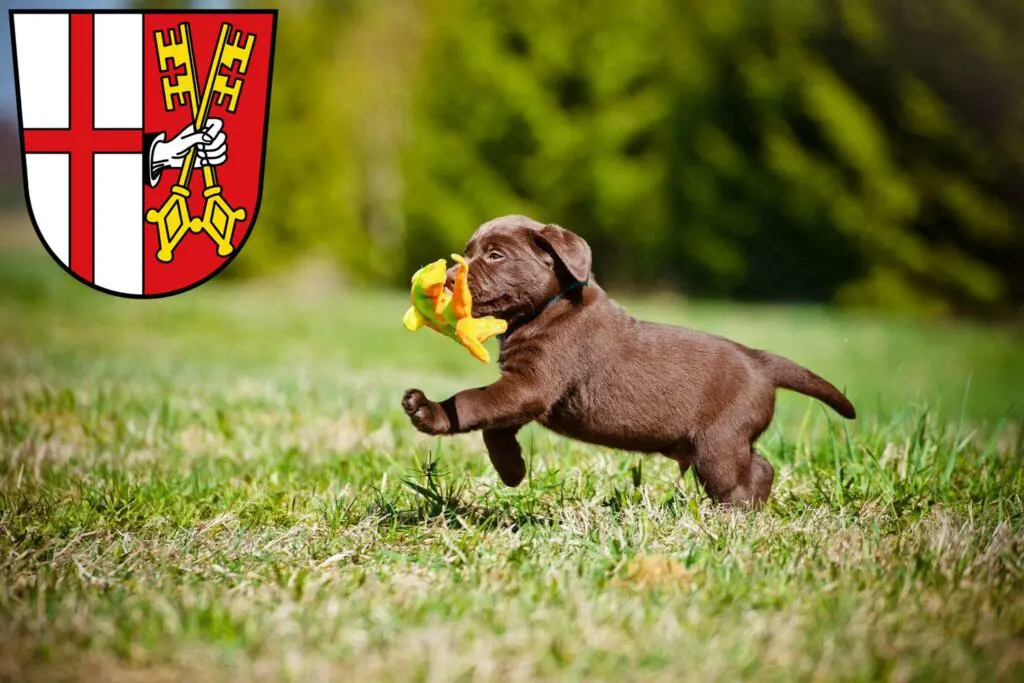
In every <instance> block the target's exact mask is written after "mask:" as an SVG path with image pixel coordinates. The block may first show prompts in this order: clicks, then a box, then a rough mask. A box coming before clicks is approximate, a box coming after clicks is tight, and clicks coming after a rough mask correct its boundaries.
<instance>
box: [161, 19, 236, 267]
mask: <svg viewBox="0 0 1024 683" xmlns="http://www.w3.org/2000/svg"><path fill="white" fill-rule="evenodd" d="M167 33H168V35H167V38H166V41H165V39H164V34H163V32H161V31H157V32H156V50H157V59H158V60H159V62H160V71H161V73H163V74H166V75H165V76H163V78H161V84H162V85H163V92H164V108H165V109H166V110H167V111H173V110H174V109H176V108H177V107H183V106H185V105H186V100H188V105H189V107H190V109H191V115H192V125H193V129H194V130H196V131H200V130H202V129H203V128H204V127H205V126H206V122H207V119H208V118H209V115H210V107H212V106H213V98H214V97H216V98H217V105H218V106H222V107H225V108H226V109H227V110H228V112H229V113H232V114H233V113H234V112H235V110H236V109H237V108H238V101H239V99H240V97H241V90H242V80H243V79H242V76H243V75H244V74H245V72H246V70H247V69H248V68H249V57H250V56H251V54H252V47H253V44H254V43H255V41H256V36H253V35H249V36H248V37H247V39H246V41H245V44H244V45H243V44H242V34H241V33H240V32H238V31H235V33H234V42H229V41H228V37H229V36H230V35H231V33H232V27H231V24H228V23H224V24H221V27H220V36H219V37H218V39H217V48H216V50H215V51H214V53H213V59H212V60H211V62H210V70H209V72H208V74H207V77H206V87H205V88H204V89H203V91H202V93H201V94H200V92H199V88H198V86H197V84H196V79H195V73H196V70H195V55H194V53H193V50H192V37H191V35H190V30H189V25H188V24H187V23H182V24H179V25H178V34H177V35H175V32H174V29H169V30H168V31H167ZM221 67H225V68H227V69H228V70H233V71H234V73H235V74H237V75H227V74H222V73H220V70H221ZM182 69H183V72H181V73H175V72H176V71H178V70H182ZM186 95H187V97H186ZM200 95H201V97H200ZM195 162H196V148H195V147H193V148H192V149H190V150H189V151H188V154H187V155H186V156H185V161H184V163H183V164H182V167H181V174H180V175H179V176H178V182H177V183H175V184H174V186H173V187H171V193H170V195H168V197H167V201H166V202H164V205H163V206H162V207H160V210H159V211H158V210H156V209H150V210H149V211H147V212H146V222H148V223H153V224H155V225H156V228H157V236H158V237H159V242H160V248H159V250H158V251H157V254H156V257H157V258H158V259H159V260H160V261H162V262H164V263H169V262H170V261H171V259H173V258H174V250H175V248H176V247H177V246H178V243H179V242H181V240H182V238H183V237H184V236H185V235H186V233H187V232H188V231H189V230H191V231H192V232H195V233H198V232H206V234H208V235H209V236H210V238H211V239H212V240H213V241H214V242H215V243H216V244H217V254H218V255H219V256H228V255H229V254H231V252H232V251H234V247H233V246H232V245H231V237H232V235H234V232H235V224H236V223H237V222H238V221H243V220H245V209H244V208H242V209H232V208H231V206H230V205H229V204H228V203H227V200H226V199H224V196H223V194H222V193H221V187H220V185H218V183H217V170H216V169H215V168H213V167H212V166H208V165H207V166H203V167H202V168H203V181H204V185H205V190H204V191H203V197H205V198H206V206H205V207H204V210H203V215H202V216H201V217H200V216H191V215H190V214H189V211H188V198H189V196H190V194H191V193H190V191H189V189H188V185H189V181H190V180H191V178H192V171H193V169H194V168H195Z"/></svg>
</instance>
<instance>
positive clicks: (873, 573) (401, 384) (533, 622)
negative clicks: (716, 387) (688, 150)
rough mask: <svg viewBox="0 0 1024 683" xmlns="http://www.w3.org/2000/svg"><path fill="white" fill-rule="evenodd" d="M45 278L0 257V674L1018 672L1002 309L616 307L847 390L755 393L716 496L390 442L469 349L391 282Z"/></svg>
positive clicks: (1022, 601)
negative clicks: (745, 347)
mask: <svg viewBox="0 0 1024 683" xmlns="http://www.w3.org/2000/svg"><path fill="white" fill-rule="evenodd" d="M50 270H52V269H49V270H47V269H45V268H44V269H42V270H40V269H39V268H38V264H37V265H35V266H32V267H28V266H21V265H20V261H19V263H14V262H10V263H8V262H4V261H3V259H2V258H0V288H2V291H3V296H0V325H2V326H3V327H2V328H0V329H2V331H3V334H0V379H2V382H0V452H2V453H3V459H2V461H0V576H2V581H3V586H4V587H3V590H2V591H0V680H12V681H31V680H69V681H70V680H74V681H78V680H81V681H86V680H89V681H91V680H97V681H99V680H102V681H136V680H146V681H164V680H166V681H178V680H187V681H189V682H190V683H196V682H199V681H218V680H232V681H277V680H345V681H349V680H360V681H361V680H385V681H387V680H395V681H397V680H420V681H448V680H459V681H503V682H505V681H537V680H631V679H644V680H654V681H661V680H664V681H668V680H672V681H678V680H681V679H682V680H701V681H706V680H734V679H738V678H755V679H758V680H779V681H792V680H825V679H827V680H834V679H840V680H879V679H882V680H894V681H912V680H929V681H931V680H957V681H963V680H1005V681H1011V680H1021V678H1022V677H1024V659H1022V657H1021V656H1020V652H1021V651H1022V650H1024V647H1022V645H1024V642H1022V641H1024V590H1022V589H1024V561H1022V559H1021V558H1022V557H1024V531H1022V528H1024V527H1022V523H1021V521H1022V512H1024V501H1022V491H1024V474H1022V468H1021V445H1020V444H1021V428H1020V419H1019V412H1014V410H1015V408H1014V406H1020V405H1022V404H1024V401H1022V400H1021V399H1022V388H1021V385H1020V383H1019V381H1018V380H1017V379H1016V378H1017V377H1019V376H1020V373H1019V372H1016V371H1018V370H1021V369H1022V368H1024V365H1022V358H1024V357H1022V354H1021V351H1020V346H1019V344H1017V343H1016V342H1017V337H1016V333H1015V332H1013V331H1006V330H980V329H973V328H969V327H955V328H954V327H951V328H948V329H945V330H936V329H935V328H932V327H915V326H914V325H913V324H911V323H907V322H891V321H890V322H888V323H885V324H882V323H880V322H878V321H873V320H865V319H862V318H857V319H849V318H843V317H834V316H830V315H827V314H822V313H813V312H808V311H778V310H776V311H771V312H770V314H767V313H762V312H759V311H756V310H753V311H751V310H746V311H741V310H740V309H733V308H722V309H708V308H694V309H689V310H685V311H682V312H680V311H679V310H674V309H671V308H668V307H666V306H665V305H661V306H660V307H657V306H643V305H641V306H640V308H641V309H646V310H645V312H646V314H647V315H648V317H660V318H663V319H677V320H684V321H693V322H694V324H697V325H700V326H702V327H705V328H708V329H714V330H715V331H719V332H723V333H727V334H731V335H732V336H734V337H737V338H739V339H741V340H743V341H747V342H749V343H752V344H756V345H763V346H769V347H771V348H774V349H776V350H778V351H781V352H786V353H790V354H791V355H794V356H796V357H798V358H800V359H801V360H803V361H804V362H808V363H809V364H811V365H813V366H814V367H815V368H816V369H819V370H821V371H822V372H823V373H824V374H826V375H828V376H830V377H835V378H836V379H837V381H839V382H841V383H846V384H847V386H848V387H849V389H850V392H851V394H852V395H853V397H854V399H855V400H856V401H857V403H858V407H859V408H861V412H862V415H863V417H862V419H860V420H858V421H857V422H856V423H853V424H851V425H848V426H844V425H841V424H839V423H836V422H831V421H828V420H827V419H826V417H827V416H826V414H825V413H824V412H823V411H821V410H819V409H818V408H816V407H814V406H813V405H812V404H809V403H808V402H806V401H804V400H803V399H798V398H795V397H792V396H783V397H781V400H780V415H779V419H778V422H777V425H776V426H775V427H773V428H772V430H770V432H769V433H768V434H767V435H766V437H765V439H764V443H763V444H762V448H763V450H764V451H765V452H766V454H767V455H768V457H769V458H770V459H771V460H772V461H773V462H774V463H775V464H776V466H777V469H778V479H777V481H778V485H777V489H776V494H775V496H774V498H773V501H772V503H771V505H770V506H769V508H768V509H767V510H766V511H765V512H764V513H762V514H759V515H749V514H742V513H730V512H723V511H721V510H718V509H715V508H713V507H712V506H711V505H709V504H708V502H707V501H706V500H704V498H703V496H702V495H701V493H700V492H699V490H698V489H697V487H696V486H695V484H694V482H693V481H692V479H690V478H687V479H686V480H685V481H682V482H680V481H678V479H677V470H676V468H674V467H672V464H671V463H670V462H668V461H660V460H657V459H646V460H639V459H638V458H636V456H633V455H630V454H625V453H617V452H612V451H607V450H602V449H598V448H592V447H589V446H585V445H581V444H576V443H573V442H569V441H566V440H563V439H560V438H557V437H554V436H551V435H550V434H547V433H545V432H543V431H542V430H539V429H533V428H531V429H529V430H527V431H526V433H525V434H524V436H523V441H524V445H525V448H526V451H527V453H528V454H529V458H530V460H531V475H530V479H529V480H528V482H527V483H525V484H524V485H523V486H522V487H521V488H519V489H515V490H509V489H506V488H504V487H502V486H501V485H500V484H499V483H498V480H497V478H496V476H495V475H494V473H493V472H492V471H491V470H490V468H489V466H488V464H487V459H486V455H485V453H484V450H483V446H482V443H481V441H480V439H479V437H477V436H469V437H460V438H457V439H450V440H435V439H430V438H427V437H424V436H422V435H418V434H415V433H413V431H412V430H411V428H410V427H409V426H408V425H407V422H406V420H405V418H404V416H403V415H402V414H401V411H400V408H399V407H398V401H397V397H398V396H400V393H401V390H402V389H403V388H405V387H406V386H409V385H420V386H423V387H424V388H425V389H426V390H427V392H428V394H430V395H438V396H440V395H443V394H445V393H447V392H450V391H452V390H454V389H456V388H458V387H460V386H465V385H467V384H471V383H477V382H485V381H488V378H489V377H491V376H492V374H493V368H485V367H483V366H479V365H476V364H474V363H473V362H472V361H471V360H470V359H469V358H468V356H464V355H463V352H462V351H461V350H460V349H457V348H455V347H454V345H450V344H449V343H447V342H446V341H445V340H440V339H437V340H435V339H432V338H430V337H424V336H422V335H419V336H417V337H416V338H412V336H411V335H410V336H403V333H402V332H401V330H400V327H399V326H398V325H397V321H398V318H399V316H400V314H401V310H402V305H401V297H393V296H391V295H381V294H374V293H365V294H361V295H349V296H348V297H347V298H346V299H345V304H344V306H337V305H336V303H335V302H336V299H335V298H333V297H323V299H322V300H318V301H315V302H309V301H304V302H302V303H301V304H300V305H296V306H290V305H288V302H287V301H286V300H284V299H275V298H274V297H275V296H279V297H285V298H286V295H283V294H276V295H275V294H274V291H273V290H260V289H259V288H248V289H235V288H230V287H212V288H209V289H207V288H204V289H203V290H201V291H200V292H197V293H193V294H191V295H189V296H188V297H187V298H184V297H183V298H182V299H179V300H172V301H168V302H154V303H152V304H147V303H142V304H139V303H135V302H120V301H112V300H108V299H105V298H104V297H101V296H99V295H93V294H92V293H90V292H86V291H84V290H82V288H80V287H77V286H76V285H74V284H73V283H71V282H70V281H67V282H65V281H64V280H66V279H67V278H64V276H62V275H61V274H60V273H52V274H51V273H50ZM51 275H52V276H51ZM61 278H64V279H61ZM256 292H259V294H256ZM744 319H746V321H747V322H746V323H745V324H746V327H744V326H743V325H744V323H743V322H742V321H743V320H744ZM769 323H770V324H769ZM797 330H798V331H799V334H798V335H797V332H796V331H797ZM939 332H942V333H941V334H940V333H939ZM796 337H799V339H800V340H816V343H814V344H812V343H810V342H807V343H806V344H803V345H801V343H797V342H795V341H794V339H795V338H796ZM842 339H853V344H852V346H853V347H854V348H856V347H857V342H858V341H859V340H869V341H870V343H868V344H866V347H867V348H868V349H870V356H871V358H870V361H871V362H868V361H867V359H865V358H858V357H856V355H855V354H852V353H851V352H850V350H849V347H847V346H844V345H842V344H840V343H837V341H838V340H842ZM801 356H803V357H801ZM928 366H935V367H936V368H939V367H941V368H942V370H943V373H942V375H941V377H940V376H939V375H935V377H934V378H933V379H934V381H931V380H927V379H920V378H926V377H928V373H927V372H925V369H926V368H927V367H928ZM428 370H429V371H428ZM904 370H906V372H905V373H904V372H903V371H904ZM968 376H970V377H971V378H972V379H971V389H970V393H969V394H967V396H966V399H965V396H964V386H965V385H966V380H967V377H968ZM907 377H910V378H918V379H915V380H914V381H912V382H911V383H910V384H907V382H908V380H907V379H906V378H907ZM940 380H941V381H940ZM930 381H931V383H929V382H930ZM879 396H884V397H885V400H884V401H883V400H881V399H879ZM922 396H925V397H929V398H933V399H934V401H929V402H928V403H925V402H922V401H921V397H922ZM809 406H810V407H809ZM1016 410H1018V411H1019V408H1017V409H1016Z"/></svg>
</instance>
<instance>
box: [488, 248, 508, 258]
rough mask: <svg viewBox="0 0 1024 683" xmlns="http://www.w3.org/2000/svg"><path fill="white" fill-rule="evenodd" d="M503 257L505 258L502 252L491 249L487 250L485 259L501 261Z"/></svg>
mask: <svg viewBox="0 0 1024 683" xmlns="http://www.w3.org/2000/svg"><path fill="white" fill-rule="evenodd" d="M504 258H505V255H504V254H502V253H501V252H500V251H497V250H492V251H489V252H487V260H488V261H502V260H504Z"/></svg>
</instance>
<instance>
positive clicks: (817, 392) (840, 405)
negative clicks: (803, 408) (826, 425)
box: [754, 351, 857, 420]
mask: <svg viewBox="0 0 1024 683" xmlns="http://www.w3.org/2000/svg"><path fill="white" fill-rule="evenodd" d="M754 357H755V358H757V360H758V361H760V363H761V365H762V366H763V367H764V368H765V369H766V370H767V371H768V376H769V377H771V380H772V382H774V383H775V386H776V387H780V388H782V389H790V390H792V391H797V392H800V393H801V394H804V395H805V396H811V397H812V398H816V399H818V400H819V401H821V402H822V403H824V404H826V405H827V406H829V407H830V408H832V410H834V411H836V412H837V413H839V414H840V415H842V416H843V417H845V418H847V419H849V420H852V419H854V418H855V417H857V410H856V409H855V408H854V407H853V404H852V403H850V400H849V399H848V398H846V396H844V395H843V393H842V392H841V391H839V390H838V389H836V388H835V387H834V386H832V385H831V384H829V383H828V382H827V381H825V380H824V379H822V378H821V377H818V376H817V375H815V374H814V373H813V372H811V371H810V370H808V369H807V368H805V367H803V366H800V365H797V364H796V363H794V362H793V361H791V360H789V359H788V358H783V357H782V356H776V355H775V354H774V353H768V352H767V351H755V352H754Z"/></svg>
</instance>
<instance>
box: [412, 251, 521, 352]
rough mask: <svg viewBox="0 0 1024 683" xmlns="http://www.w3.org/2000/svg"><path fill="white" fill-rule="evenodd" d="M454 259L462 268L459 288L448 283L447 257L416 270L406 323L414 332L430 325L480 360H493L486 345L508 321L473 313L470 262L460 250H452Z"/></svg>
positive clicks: (458, 272)
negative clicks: (475, 315) (459, 253)
mask: <svg viewBox="0 0 1024 683" xmlns="http://www.w3.org/2000/svg"><path fill="white" fill-rule="evenodd" d="M452 259H453V260H454V261H455V262H456V263H458V264H459V269H458V270H457V271H456V273H455V288H454V291H452V292H451V293H449V292H448V291H447V290H446V289H445V287H444V283H445V279H446V278H447V264H446V262H445V260H444V259H439V260H437V261H434V262H433V263H431V264H430V265H427V266H424V267H422V268H420V269H419V270H417V271H416V272H415V273H414V274H413V276H412V290H411V291H410V293H409V299H410V300H411V302H412V306H411V307H410V308H409V310H408V311H406V312H405V316H403V317H402V324H403V325H405V329H407V330H409V331H410V332H415V331H416V330H418V329H420V328H421V327H429V328H430V329H432V330H435V331H436V332H440V333H441V334H443V335H444V336H446V337H450V338H452V339H454V340H455V341H457V342H459V343H460V344H462V345H463V346H465V347H466V348H467V349H469V352H470V353H471V354H473V357H474V358H476V359H477V360H480V361H483V362H484V363H487V362H490V360H491V356H490V354H488V353H487V349H485V348H484V342H485V341H487V340H488V339H490V338H491V337H494V336H496V335H499V334H501V333H502V332H504V331H505V330H506V328H507V327H508V324H507V323H506V322H505V321H504V320H499V319H498V318H492V317H490V316H487V317H486V318H474V317H473V313H472V310H473V297H472V296H471V295H470V293H469V264H467V263H466V260H465V259H464V258H462V257H461V256H459V255H458V254H452Z"/></svg>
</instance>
